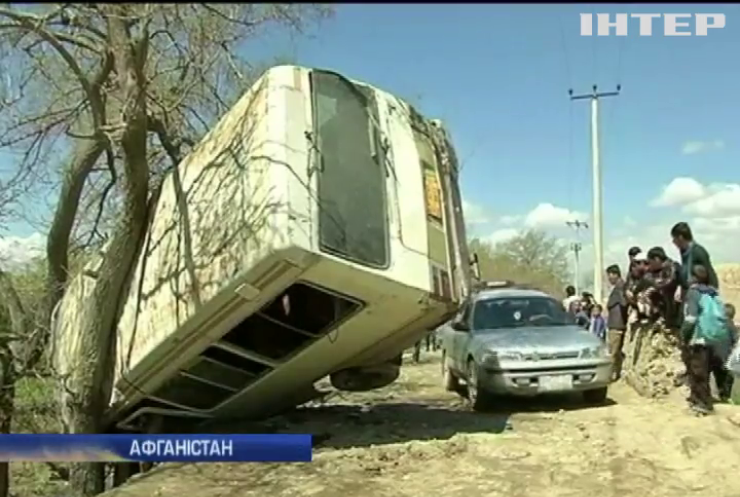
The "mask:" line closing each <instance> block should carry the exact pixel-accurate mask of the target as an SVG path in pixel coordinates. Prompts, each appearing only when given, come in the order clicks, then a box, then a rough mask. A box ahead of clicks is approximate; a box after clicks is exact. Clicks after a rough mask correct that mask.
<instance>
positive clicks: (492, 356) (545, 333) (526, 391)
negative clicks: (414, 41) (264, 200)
mask: <svg viewBox="0 0 740 497" xmlns="http://www.w3.org/2000/svg"><path fill="white" fill-rule="evenodd" d="M439 335H440V338H441V342H442V352H443V356H442V373H443V376H444V384H445V388H446V389H447V390H449V391H458V392H461V391H462V390H461V388H460V383H461V382H464V383H465V384H466V385H467V389H466V390H467V396H468V398H469V400H470V402H471V404H472V406H473V408H474V409H479V408H482V407H485V406H486V405H487V404H489V402H490V400H491V397H492V396H494V395H496V394H513V395H528V396H531V395H537V394H541V393H566V392H573V391H580V392H583V396H584V398H585V400H586V401H587V402H593V403H601V402H603V401H605V400H606V397H607V389H608V386H609V383H610V380H611V367H612V361H611V358H610V356H609V353H608V350H607V347H606V345H605V344H604V343H603V342H602V340H601V339H599V338H598V337H596V336H594V335H593V334H591V333H589V332H588V331H587V330H585V329H583V328H581V327H580V326H577V325H576V324H575V323H574V321H573V318H572V317H571V316H570V314H568V313H567V312H565V310H564V309H563V305H562V303H561V302H559V301H558V300H556V299H555V298H553V297H551V296H549V295H548V294H546V293H543V292H540V291H537V290H530V289H521V288H515V287H513V288H512V287H508V288H497V289H484V290H481V291H478V292H476V293H474V294H473V295H472V296H471V297H470V298H469V299H468V300H467V301H466V302H465V303H464V304H463V305H462V307H461V309H460V311H459V312H458V314H457V315H456V316H455V318H453V320H452V321H451V322H449V323H447V324H445V325H443V326H442V327H441V328H440V330H439Z"/></svg>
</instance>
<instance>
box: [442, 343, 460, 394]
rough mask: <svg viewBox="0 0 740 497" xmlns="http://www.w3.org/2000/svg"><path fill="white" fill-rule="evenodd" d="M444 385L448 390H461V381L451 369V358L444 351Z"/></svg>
mask: <svg viewBox="0 0 740 497" xmlns="http://www.w3.org/2000/svg"><path fill="white" fill-rule="evenodd" d="M442 386H443V387H444V389H445V391H447V392H459V391H460V381H459V380H458V379H457V377H456V376H455V373H453V372H452V370H451V369H450V360H449V359H448V358H447V354H445V353H444V352H442Z"/></svg>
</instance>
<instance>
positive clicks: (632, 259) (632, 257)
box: [624, 246, 642, 286]
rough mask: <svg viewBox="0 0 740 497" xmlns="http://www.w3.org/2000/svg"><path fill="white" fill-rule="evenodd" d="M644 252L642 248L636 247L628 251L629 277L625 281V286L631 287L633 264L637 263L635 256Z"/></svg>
mask: <svg viewBox="0 0 740 497" xmlns="http://www.w3.org/2000/svg"><path fill="white" fill-rule="evenodd" d="M641 252H642V249H641V248H640V247H637V246H634V247H632V248H630V249H629V250H628V251H627V257H629V264H628V265H627V276H626V277H625V280H624V285H625V286H629V284H630V279H631V278H632V264H634V262H635V256H636V255H637V254H639V253H641Z"/></svg>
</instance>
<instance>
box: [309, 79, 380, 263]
mask: <svg viewBox="0 0 740 497" xmlns="http://www.w3.org/2000/svg"><path fill="white" fill-rule="evenodd" d="M311 88H312V91H313V102H314V113H313V114H314V130H315V131H316V135H317V138H318V140H317V142H318V149H319V151H320V155H321V173H320V174H319V179H318V197H319V243H320V247H321V250H323V251H325V252H329V253H332V254H334V255H336V256H339V257H342V258H345V259H348V260H351V261H354V262H357V263H360V264H364V265H367V266H372V267H387V266H388V264H389V262H390V261H389V254H388V251H389V248H388V246H389V240H388V224H387V213H386V184H385V180H386V178H385V173H384V169H383V162H382V161H383V158H382V157H381V156H380V155H379V152H378V151H379V150H380V148H381V147H379V146H378V143H377V142H378V130H377V129H375V125H374V124H373V123H374V122H377V119H371V118H370V116H371V115H373V116H374V115H375V113H376V112H377V109H376V107H375V104H374V101H373V100H372V99H368V98H367V97H366V96H365V95H363V93H362V92H361V90H360V89H359V88H358V87H357V86H355V85H353V84H352V83H351V82H349V81H347V80H346V79H344V78H342V77H341V76H338V75H336V74H333V73H329V72H321V71H313V72H312V74H311Z"/></svg>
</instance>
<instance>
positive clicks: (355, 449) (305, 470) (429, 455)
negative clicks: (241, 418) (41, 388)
mask: <svg viewBox="0 0 740 497" xmlns="http://www.w3.org/2000/svg"><path fill="white" fill-rule="evenodd" d="M439 369H440V368H439V358H438V357H437V356H436V355H434V354H428V355H427V356H426V357H424V359H423V361H422V364H419V365H408V366H405V367H404V372H403V375H402V377H401V379H400V380H399V381H398V382H396V383H395V384H394V385H393V386H391V387H388V388H385V389H382V390H378V391H375V392H370V393H364V394H342V395H341V396H340V395H337V396H335V397H333V398H332V399H331V400H329V401H328V402H327V403H325V404H324V405H321V406H315V407H311V408H306V409H303V410H301V411H299V412H297V413H295V414H291V415H290V416H288V417H284V418H280V419H276V420H273V421H271V422H269V423H268V424H267V425H266V426H265V429H266V431H280V432H303V433H305V432H309V433H313V434H315V435H316V436H317V439H318V440H320V441H321V447H320V448H319V449H317V450H316V453H315V460H314V462H312V463H306V464H192V465H174V464H170V465H164V466H162V467H159V468H156V469H154V470H152V471H151V472H150V473H148V474H146V475H144V476H139V477H136V478H135V479H133V480H132V481H131V482H130V483H129V484H127V485H125V486H124V487H121V488H119V489H116V490H114V491H111V492H109V493H108V494H106V495H107V496H108V497H114V496H115V497H149V496H152V497H180V496H182V495H198V496H199V497H232V496H234V497H253V496H254V497H264V496H270V497H288V496H291V497H292V496H314V495H315V496H318V497H340V496H342V497H343V496H345V495H354V496H357V497H386V496H387V497H403V496H408V497H419V496H422V495H441V496H445V497H457V496H460V497H463V496H464V497H477V496H486V497H497V496H502V497H503V496H506V497H516V496H527V497H529V496H534V495H546V496H548V497H560V496H578V497H581V496H589V497H591V496H598V497H611V496H617V495H619V496H620V497H621V496H629V495H639V496H641V497H649V496H656V497H657V496H660V497H663V496H665V497H675V496H678V495H692V496H707V497H709V496H711V497H731V496H738V497H740V419H739V418H740V407H736V406H729V405H722V406H718V412H717V414H716V415H714V416H711V417H707V418H697V417H695V416H693V415H691V414H689V413H688V411H687V410H686V409H685V407H684V406H683V404H682V402H681V399H679V398H671V399H669V400H663V401H655V400H646V399H644V398H642V397H639V396H638V395H637V394H635V393H634V391H633V390H631V389H630V388H629V387H627V386H625V385H623V384H616V385H614V387H613V388H612V389H611V390H610V399H611V400H610V402H609V403H608V405H604V406H600V407H587V406H584V405H583V404H582V403H581V402H580V401H579V399H577V398H574V399H569V398H551V399H544V400H542V401H531V400H529V401H511V402H507V403H506V405H505V406H501V408H500V409H496V410H494V411H493V412H490V413H486V414H476V413H473V412H471V411H470V410H469V409H468V407H467V406H466V404H465V403H464V402H463V401H462V400H461V399H460V398H459V397H458V396H457V395H455V394H452V393H447V392H444V391H443V389H442V388H441V386H440V385H441V381H440V373H439Z"/></svg>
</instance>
